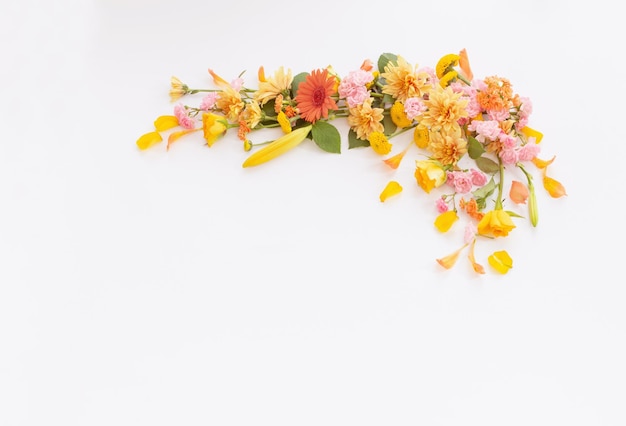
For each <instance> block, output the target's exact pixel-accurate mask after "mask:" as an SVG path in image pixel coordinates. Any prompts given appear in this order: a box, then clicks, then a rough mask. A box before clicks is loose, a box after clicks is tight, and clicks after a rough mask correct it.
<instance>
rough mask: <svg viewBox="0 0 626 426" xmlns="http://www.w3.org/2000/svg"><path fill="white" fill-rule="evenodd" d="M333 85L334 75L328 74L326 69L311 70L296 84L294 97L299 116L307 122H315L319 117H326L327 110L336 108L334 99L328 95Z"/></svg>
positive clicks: (331, 91)
mask: <svg viewBox="0 0 626 426" xmlns="http://www.w3.org/2000/svg"><path fill="white" fill-rule="evenodd" d="M334 86H335V77H333V76H329V75H328V70H327V69H324V70H321V69H318V70H313V71H312V72H311V74H309V75H307V76H306V79H305V80H304V81H303V82H302V83H300V86H298V94H297V96H296V98H295V101H296V103H297V104H298V110H299V111H300V116H301V117H302V118H303V119H305V120H306V121H308V122H309V123H315V122H316V121H317V120H319V119H320V118H322V117H323V118H328V110H336V109H338V107H337V104H336V103H335V101H334V100H333V99H332V98H331V97H330V96H331V95H332V94H333V93H334V92H333V87H334Z"/></svg>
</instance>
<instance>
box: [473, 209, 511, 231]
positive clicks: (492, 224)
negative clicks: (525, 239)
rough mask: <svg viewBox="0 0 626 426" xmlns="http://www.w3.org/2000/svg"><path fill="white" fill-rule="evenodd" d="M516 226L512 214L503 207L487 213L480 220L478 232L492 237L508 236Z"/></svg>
mask: <svg viewBox="0 0 626 426" xmlns="http://www.w3.org/2000/svg"><path fill="white" fill-rule="evenodd" d="M514 228H515V224H514V223H513V220H511V216H509V214H508V213H507V212H505V211H504V210H502V209H495V210H491V211H489V212H487V213H485V216H483V218H482V219H481V220H480V222H478V233H479V234H480V235H485V236H491V237H506V236H507V235H509V232H511V231H512V230H513V229H514Z"/></svg>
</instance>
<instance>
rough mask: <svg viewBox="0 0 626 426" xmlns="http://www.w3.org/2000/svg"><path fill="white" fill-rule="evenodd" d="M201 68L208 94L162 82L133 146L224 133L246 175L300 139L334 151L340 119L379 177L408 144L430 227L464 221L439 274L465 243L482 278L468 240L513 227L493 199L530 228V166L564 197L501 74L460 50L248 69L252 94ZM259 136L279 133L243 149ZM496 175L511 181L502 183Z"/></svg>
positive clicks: (385, 194) (519, 100) (526, 111)
mask: <svg viewBox="0 0 626 426" xmlns="http://www.w3.org/2000/svg"><path fill="white" fill-rule="evenodd" d="M208 72H209V74H210V76H211V77H212V80H213V83H214V85H215V87H214V88H210V89H193V88H190V87H189V86H187V85H186V84H184V83H183V82H181V81H180V80H179V79H178V78H176V77H172V78H171V88H170V91H169V94H170V98H171V101H172V102H173V103H176V104H175V106H174V110H173V114H172V115H163V116H160V117H158V118H157V119H156V120H155V122H154V127H155V129H154V130H153V131H150V132H148V133H146V134H144V135H142V136H141V137H140V138H139V139H138V140H137V146H138V147H139V149H141V150H145V149H148V148H149V147H152V146H154V145H155V144H157V143H159V142H162V141H163V136H162V134H163V133H164V132H166V131H169V136H168V138H167V149H169V148H170V147H171V145H172V143H174V142H175V141H177V140H179V139H180V138H181V137H183V136H186V135H189V134H191V133H194V132H202V134H203V137H204V141H205V142H206V145H207V146H208V147H211V146H213V144H214V143H216V142H217V141H218V140H219V139H220V138H222V137H223V136H224V135H225V134H226V133H228V132H229V131H231V129H232V131H234V130H235V129H236V131H237V136H238V139H239V140H240V141H241V143H242V145H243V149H244V150H245V151H246V152H251V154H250V155H249V156H248V157H247V158H246V159H245V161H244V163H243V167H253V166H258V165H260V164H263V163H266V162H268V161H270V160H271V159H273V158H276V157H277V156H279V155H282V154H284V153H286V152H287V151H289V150H290V149H293V148H294V147H296V146H297V145H299V144H300V143H302V142H303V141H305V140H306V139H309V140H312V141H313V142H314V143H315V144H317V146H318V147H319V148H321V149H322V150H324V151H327V152H330V153H340V151H341V135H340V132H339V130H338V129H337V127H335V126H334V125H333V124H332V121H333V120H336V119H345V120H347V124H348V126H349V131H348V135H347V137H348V146H349V149H354V148H370V149H371V150H372V151H373V153H374V155H380V156H383V157H384V158H383V159H382V161H384V163H385V164H386V165H388V166H389V168H390V169H391V170H394V169H397V168H398V167H399V165H400V163H401V161H402V160H403V158H404V157H405V155H406V153H407V151H408V150H409V148H410V147H411V146H413V145H416V146H417V148H419V149H420V150H421V151H422V156H423V158H420V159H417V160H415V184H417V185H419V187H421V188H422V189H423V190H424V191H425V192H426V193H428V194H430V193H431V192H433V191H435V193H437V196H436V197H435V199H434V203H433V214H434V213H435V212H436V216H435V220H434V226H435V227H436V228H437V229H438V230H439V231H441V232H447V231H448V230H450V229H451V228H452V226H453V225H454V224H455V223H456V222H457V221H458V220H459V219H460V217H461V216H462V217H464V218H465V219H466V225H465V230H464V241H463V242H462V243H460V248H458V249H456V250H455V251H453V252H452V253H451V254H449V255H446V256H443V257H441V258H438V259H436V260H437V262H438V263H439V264H440V265H441V266H442V267H443V268H446V269H449V268H451V267H452V266H453V265H454V264H455V263H456V262H457V260H458V258H459V256H460V254H461V253H462V252H463V251H464V250H465V249H466V248H468V247H469V249H468V256H467V257H468V259H469V261H470V264H471V266H472V268H473V270H474V271H475V272H476V273H479V274H483V273H485V268H484V267H483V266H482V265H481V264H480V263H478V262H477V260H476V258H475V255H474V253H475V250H474V247H475V245H476V241H477V240H478V239H479V238H487V239H492V240H493V239H497V238H500V237H506V236H508V235H509V233H510V232H511V231H512V230H513V229H515V227H516V226H515V223H514V220H517V219H525V218H524V217H523V216H522V215H520V214H518V213H515V212H514V211H512V210H509V209H505V208H504V206H505V193H508V199H507V201H510V202H511V203H514V204H518V205H519V204H527V220H529V221H530V223H531V224H532V225H533V226H537V222H538V219H539V215H538V207H537V199H536V195H535V186H534V183H533V174H532V173H531V170H530V167H531V165H532V167H534V168H535V170H538V171H539V172H540V173H541V177H542V180H543V187H544V188H545V189H546V190H547V192H548V194H550V196H552V197H553V198H558V197H561V196H564V195H566V191H565V188H564V186H563V185H562V184H561V183H560V182H558V181H557V180H555V179H554V178H552V177H550V176H548V174H547V169H548V166H549V165H550V164H552V162H553V161H554V158H555V157H552V159H550V160H542V159H540V158H539V157H538V154H539V151H540V145H539V143H540V142H541V140H542V137H543V135H542V133H541V132H539V131H537V130H535V129H533V128H531V127H529V126H528V122H529V117H530V115H531V112H532V103H531V101H530V99H528V98H526V97H523V96H520V95H518V94H517V93H515V92H514V91H513V87H512V85H511V83H510V82H509V81H508V80H507V79H506V78H502V77H498V76H489V77H486V78H483V79H478V78H474V76H473V73H472V70H471V68H470V64H469V59H468V55H467V52H466V50H465V49H463V50H461V51H460V52H459V53H458V54H455V53H452V54H447V55H444V56H443V57H442V58H441V59H440V60H439V61H438V63H437V64H436V66H435V67H434V68H431V67H421V68H420V67H418V66H417V65H411V64H410V63H408V62H407V61H406V60H405V58H404V57H402V56H399V55H396V54H392V53H384V54H382V55H380V57H379V58H378V62H377V64H376V66H375V65H374V64H373V62H372V61H371V60H369V59H367V60H365V61H363V63H362V64H361V66H360V67H359V68H358V69H354V70H352V71H350V72H348V73H347V75H345V76H343V77H342V76H340V75H339V74H338V73H337V72H335V70H334V69H333V68H332V67H331V66H329V67H326V68H320V69H315V70H312V71H311V72H301V73H299V74H296V75H294V74H293V73H292V71H291V69H285V68H284V67H282V66H281V67H280V68H278V69H277V70H275V71H274V73H273V75H271V76H268V75H266V74H265V70H264V68H263V67H260V68H259V70H258V85H257V88H256V89H251V88H248V87H246V86H245V85H244V80H243V77H242V76H243V73H242V74H241V75H239V76H238V77H237V78H235V79H234V80H232V81H231V82H228V81H226V80H225V79H223V78H222V77H220V76H219V75H217V74H216V73H215V72H214V71H213V70H212V69H209V70H208ZM196 94H201V95H202V98H201V99H199V102H198V103H197V106H190V105H185V104H183V103H182V102H180V101H179V100H180V99H181V98H182V97H184V96H185V97H187V96H191V95H196ZM267 128H276V129H277V132H279V136H277V138H276V139H274V140H271V141H268V142H253V141H252V140H253V138H252V136H251V135H252V132H253V131H255V130H258V129H267ZM406 132H412V139H411V140H409V141H408V143H407V144H406V146H405V147H404V148H403V149H401V150H400V151H399V152H397V153H394V154H393V155H390V154H392V150H393V144H392V143H391V140H392V139H393V138H396V137H397V136H399V135H401V134H403V133H406ZM505 172H507V173H508V174H509V175H511V176H513V177H512V178H508V179H505ZM507 176H508V175H507ZM401 191H402V186H401V185H400V183H398V182H397V181H394V180H391V181H390V182H389V183H388V184H387V185H386V187H385V188H384V190H383V191H382V193H380V196H379V197H380V201H381V202H385V201H386V200H387V199H388V198H389V197H392V196H394V195H397V194H399V193H400V192H401ZM487 261H488V263H489V265H491V266H492V267H493V269H494V270H495V271H497V272H499V273H502V274H504V273H507V272H508V270H509V269H510V268H511V267H512V266H513V261H512V259H511V257H510V255H509V254H508V253H507V252H506V251H505V250H498V251H495V252H494V253H493V254H491V255H490V256H489V257H488V259H487Z"/></svg>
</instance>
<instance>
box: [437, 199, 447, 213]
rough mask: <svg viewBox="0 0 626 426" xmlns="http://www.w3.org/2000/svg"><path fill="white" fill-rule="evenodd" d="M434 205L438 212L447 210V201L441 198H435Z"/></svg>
mask: <svg viewBox="0 0 626 426" xmlns="http://www.w3.org/2000/svg"><path fill="white" fill-rule="evenodd" d="M435 207H437V212H438V213H445V212H447V211H448V203H446V202H445V200H444V199H443V198H437V200H436V201H435Z"/></svg>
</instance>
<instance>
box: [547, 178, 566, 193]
mask: <svg viewBox="0 0 626 426" xmlns="http://www.w3.org/2000/svg"><path fill="white" fill-rule="evenodd" d="M543 187H544V188H546V191H548V194H550V196H551V197H552V198H559V197H562V196H563V195H567V192H565V187H564V186H563V185H562V184H561V182H559V181H558V180H556V179H552V178H551V177H548V176H544V177H543Z"/></svg>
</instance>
